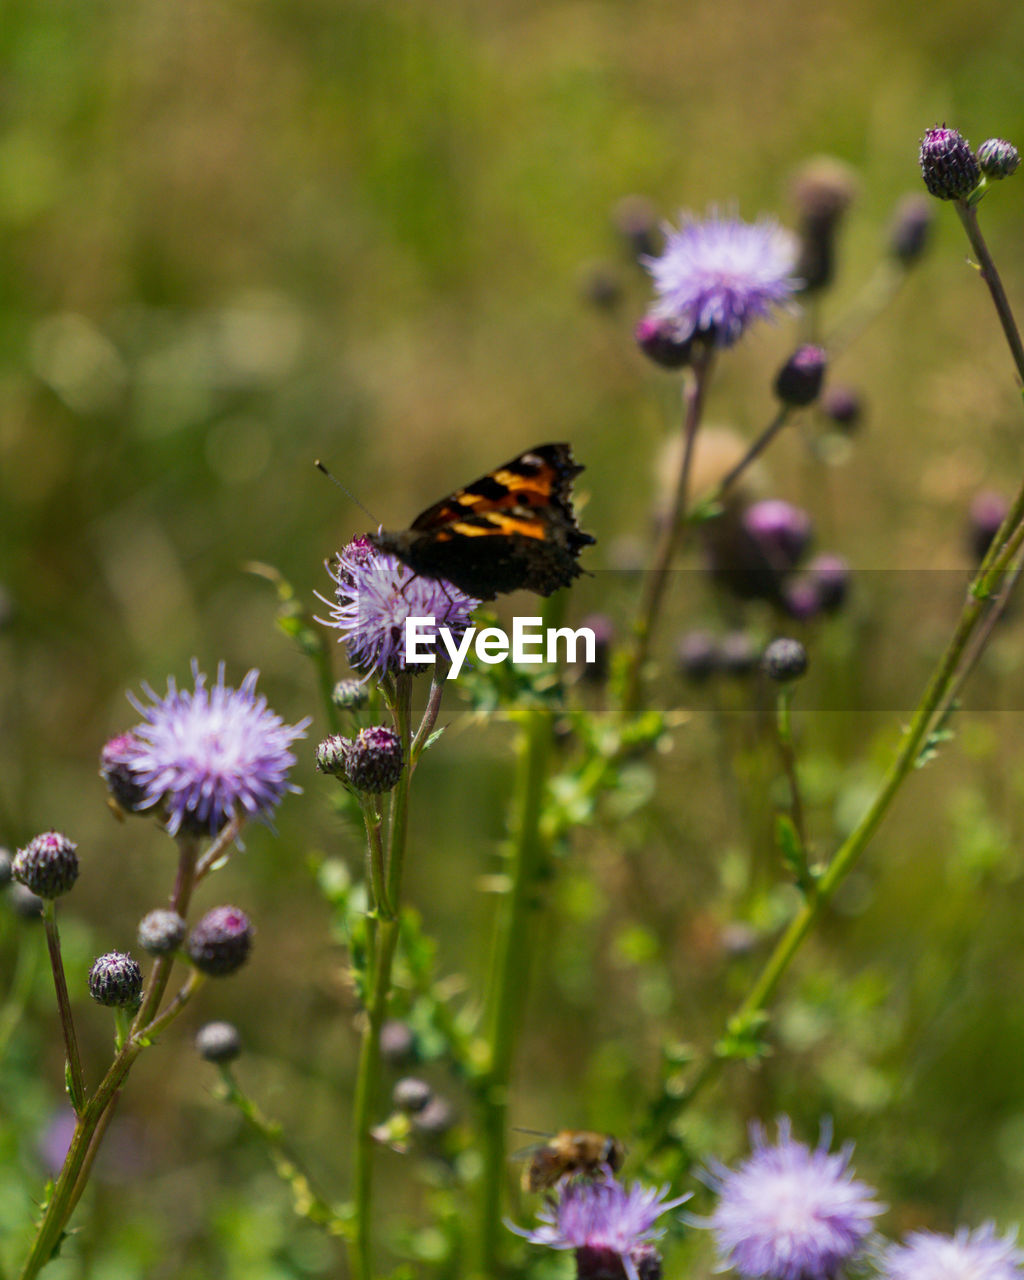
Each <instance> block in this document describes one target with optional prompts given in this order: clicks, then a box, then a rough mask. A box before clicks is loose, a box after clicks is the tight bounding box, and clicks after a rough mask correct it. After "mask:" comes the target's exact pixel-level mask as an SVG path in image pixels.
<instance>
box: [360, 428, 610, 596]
mask: <svg viewBox="0 0 1024 1280" xmlns="http://www.w3.org/2000/svg"><path fill="white" fill-rule="evenodd" d="M582 470H583V468H582V467H581V466H579V465H578V464H577V463H576V461H575V460H574V459H573V456H572V448H571V446H569V445H567V444H539V445H537V447H536V448H534V449H527V451H526V452H525V453H521V454H520V455H519V456H518V457H517V458H513V459H512V460H511V461H510V462H506V463H504V464H503V465H502V466H500V467H496V468H495V469H494V470H493V471H491V472H489V473H488V474H487V475H485V476H481V477H480V479H479V480H474V481H473V482H472V484H467V485H466V487H465V488H464V489H456V490H455V492H454V493H450V494H449V495H448V496H447V497H446V498H442V499H441V501H440V502H435V503H434V505H433V506H432V507H428V508H427V509H426V511H422V512H420V514H419V515H418V516H417V517H416V519H415V520H414V521H413V522H412V524H411V525H410V526H409V528H408V529H403V530H401V531H398V532H394V533H388V532H387V531H381V532H380V533H371V534H367V538H368V539H369V541H370V542H371V543H373V545H374V546H375V547H377V548H378V549H379V550H381V551H387V552H390V553H391V554H392V555H395V556H397V557H398V558H399V560H402V561H403V562H404V563H405V564H407V565H408V566H409V568H410V569H412V570H413V572H414V573H417V574H421V575H422V576H423V577H425V578H442V579H444V580H445V581H447V582H450V583H452V584H453V585H454V586H456V587H458V588H459V590H460V591H464V592H465V593H466V594H467V595H470V596H475V597H476V599H478V600H493V599H494V597H495V596H496V595H498V593H499V592H505V591H518V590H519V589H520V588H525V589H526V590H527V591H536V593H537V594H538V595H541V596H549V595H551V593H552V592H553V591H557V589H558V588H559V587H567V586H568V585H569V584H570V583H571V582H572V580H573V579H574V578H576V577H578V576H579V575H580V574H581V573H582V572H583V570H582V569H581V568H580V567H579V565H578V564H577V563H576V558H577V557H578V555H579V553H580V551H581V550H582V549H583V547H586V546H589V545H590V544H591V543H592V542H594V538H592V537H591V535H590V534H589V533H584V532H583V530H582V529H581V528H580V527H579V525H578V524H577V523H576V513H575V512H574V511H573V509H572V482H573V478H574V477H575V476H577V475H579V473H580V472H581V471H582Z"/></svg>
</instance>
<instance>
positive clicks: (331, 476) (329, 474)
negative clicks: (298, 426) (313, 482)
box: [313, 458, 380, 529]
mask: <svg viewBox="0 0 1024 1280" xmlns="http://www.w3.org/2000/svg"><path fill="white" fill-rule="evenodd" d="M313 466H314V467H316V469H317V471H322V472H323V473H324V475H325V476H326V477H327V479H328V480H330V482H331V483H332V484H336V485H337V486H338V488H339V489H340V490H341V491H342V493H343V494H344V495H345V496H346V497H347V498H349V499H351V501H352V502H354V503H355V504H356V506H357V507H358V508H359V510H360V511H365V512H366V514H367V515H368V516H369V517H370V519H371V520H372V521H373V523H374V525H375V526H376V527H377V528H378V529H379V528H380V521H379V520H378V519H377V517H376V516H375V515H374V514H373V512H372V511H371V510H370V508H369V507H367V506H364V504H363V503H361V502H360V501H359V499H358V498H357V497H356V495H355V494H354V493H353V492H352V490H351V489H349V488H346V486H345V485H343V484H342V483H341V481H340V480H339V479H338V477H337V476H336V475H335V474H334V473H333V472H332V471H328V470H327V468H326V467H325V466H324V464H323V463H322V462H321V461H320V459H319V458H315V459H314V460H313Z"/></svg>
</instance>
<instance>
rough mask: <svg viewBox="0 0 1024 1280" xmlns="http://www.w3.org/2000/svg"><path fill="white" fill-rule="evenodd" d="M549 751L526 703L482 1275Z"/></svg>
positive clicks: (490, 1051)
mask: <svg viewBox="0 0 1024 1280" xmlns="http://www.w3.org/2000/svg"><path fill="white" fill-rule="evenodd" d="M550 750H551V716H550V713H549V712H548V711H546V710H543V709H541V708H539V707H533V708H531V709H530V710H529V711H527V712H526V720H525V724H524V727H523V732H522V736H521V739H520V761H519V778H518V783H517V790H516V801H515V807H516V811H517V826H516V832H515V840H514V843H513V847H512V854H511V857H512V866H511V872H510V880H511V883H510V886H509V890H508V893H507V894H506V896H505V897H504V898H503V900H502V904H501V916H500V919H499V922H498V932H497V938H496V941H495V948H494V957H493V961H492V970H491V978H490V985H489V991H488V1005H487V1023H486V1038H487V1071H486V1073H485V1074H484V1078H483V1081H482V1091H481V1103H482V1109H483V1115H482V1130H483V1132H482V1141H483V1147H484V1151H483V1175H482V1182H481V1224H480V1257H481V1265H480V1275H481V1276H487V1277H492V1276H495V1275H497V1274H498V1241H499V1238H500V1228H501V1200H502V1191H503V1188H504V1182H505V1171H506V1170H505V1166H506V1154H505V1127H506V1124H505V1122H506V1117H507V1113H508V1089H509V1079H510V1077H511V1072H512V1050H513V1045H514V1042H515V1033H516V1030H517V1028H518V1023H519V1015H520V1011H521V1009H522V1003H523V996H524V994H525V986H526V984H525V981H524V971H525V958H526V954H527V945H526V941H527V928H528V924H529V917H530V913H531V911H532V909H533V908H534V906H535V901H536V899H535V893H536V887H537V876H538V872H539V870H540V866H541V861H542V857H543V852H544V844H543V839H542V837H541V830H540V826H541V814H542V810H543V801H544V791H545V784H546V781H547V768H548V757H549V754H550Z"/></svg>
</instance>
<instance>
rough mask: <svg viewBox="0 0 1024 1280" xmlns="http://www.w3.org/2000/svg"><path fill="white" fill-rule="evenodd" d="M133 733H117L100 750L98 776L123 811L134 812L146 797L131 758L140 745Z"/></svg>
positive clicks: (144, 789)
mask: <svg viewBox="0 0 1024 1280" xmlns="http://www.w3.org/2000/svg"><path fill="white" fill-rule="evenodd" d="M140 745H141V744H140V742H139V740H138V738H136V736H135V734H134V733H119V734H118V735H117V737H116V738H111V739H110V741H109V742H108V743H107V744H106V745H105V746H104V748H103V750H102V751H101V752H100V777H101V778H102V779H103V781H104V782H105V783H106V784H107V790H108V791H109V792H110V794H111V796H112V797H113V798H114V800H115V801H116V803H117V806H118V808H119V809H121V810H123V811H124V812H125V813H134V812H136V811H137V810H138V808H139V806H140V805H141V804H142V802H143V800H145V798H146V788H145V787H144V786H141V785H140V784H139V782H137V781H136V777H135V774H134V773H133V771H132V760H133V758H134V755H135V753H136V752H137V751H138V748H139V746H140Z"/></svg>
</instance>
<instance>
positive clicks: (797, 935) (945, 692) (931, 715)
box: [649, 486, 1024, 1145]
mask: <svg viewBox="0 0 1024 1280" xmlns="http://www.w3.org/2000/svg"><path fill="white" fill-rule="evenodd" d="M1018 500H1019V502H1020V503H1021V505H1022V506H1024V486H1022V489H1021V494H1020V496H1019V499H1018ZM1014 505H1015V506H1016V505H1017V504H1016V503H1015V504H1014ZM997 536H998V535H997ZM1017 543H1018V539H1017V538H1015V537H1014V538H1009V539H1007V538H1005V537H1004V538H1003V546H1002V549H1001V550H1000V551H999V552H998V554H996V555H995V557H994V558H993V559H992V561H991V563H990V564H989V565H988V566H987V567H986V566H984V565H983V566H982V568H981V569H980V570H979V571H978V574H977V576H976V577H975V580H974V583H973V584H972V586H971V590H970V591H969V592H968V595H967V600H966V602H965V604H964V607H963V610H962V612H961V614H960V618H959V621H958V622H957V625H956V629H955V630H954V632H953V635H952V638H951V639H950V641H949V644H948V645H947V647H946V650H945V652H944V653H943V655H942V657H941V658H940V660H939V662H938V664H937V666H936V667H935V670H934V671H933V673H932V676H931V678H930V680H929V681H928V684H927V686H926V688H925V691H924V693H923V695H922V697H921V699H920V701H919V703H918V705H917V707H916V709H915V711H914V714H913V718H912V719H911V722H910V724H909V726H908V727H907V728H906V730H905V731H904V735H903V741H902V743H901V745H900V748H899V750H898V752H897V754H896V756H895V757H894V759H893V761H892V763H891V764H890V766H889V769H888V771H887V772H886V774H885V777H884V778H883V780H882V783H881V785H880V787H879V789H878V791H877V792H876V794H875V797H874V799H873V800H872V802H871V804H870V805H869V806H868V808H867V810H866V811H865V813H864V815H863V816H862V817H861V819H860V821H859V822H858V823H857V825H856V826H855V827H854V829H853V831H851V832H850V834H849V836H848V837H847V838H846V840H845V841H844V842H843V843H842V845H841V846H840V847H839V849H838V850H837V852H836V854H835V855H834V857H833V858H832V861H831V862H830V863H829V865H828V868H827V870H826V871H825V872H824V873H823V875H822V876H821V878H820V879H819V880H818V881H817V884H816V892H815V893H814V894H813V895H812V896H810V897H808V898H806V899H805V901H804V903H803V905H802V906H801V907H800V909H799V911H798V912H797V914H796V915H795V916H794V917H793V919H792V921H791V922H790V924H789V926H788V927H787V929H786V930H785V932H784V933H783V934H782V936H781V937H780V938H779V940H778V942H777V943H776V944H775V947H774V949H773V951H772V953H771V955H770V956H769V958H768V960H767V962H766V964H765V965H764V968H763V969H762V970H761V973H760V976H759V977H758V979H757V981H756V982H755V983H754V985H753V987H752V988H751V990H750V991H749V992H748V994H747V996H746V998H745V999H744V1000H743V1002H742V1003H741V1004H740V1006H739V1007H738V1008H737V1010H736V1012H735V1014H734V1015H733V1017H732V1018H731V1019H730V1020H729V1022H730V1024H731V1025H736V1024H740V1025H742V1024H743V1023H745V1022H746V1023H749V1022H750V1021H751V1019H754V1018H756V1017H757V1016H758V1015H759V1014H762V1013H763V1012H764V1011H765V1010H766V1008H767V1006H768V1004H769V1002H770V1001H771V999H772V997H773V996H774V995H775V992H776V990H777V988H778V986H779V983H780V982H781V980H782V978H783V977H784V975H785V973H786V971H787V970H788V969H789V966H790V964H791V963H792V961H793V958H794V957H795V956H796V954H797V952H798V951H799V949H800V946H801V944H802V943H803V941H804V939H805V938H806V937H807V935H808V934H809V933H810V932H811V930H812V929H813V928H814V926H815V925H816V924H817V922H818V920H819V919H820V917H821V915H822V914H823V912H824V910H825V907H826V906H827V905H828V903H829V902H831V900H832V898H833V897H834V896H835V893H836V890H837V889H838V888H839V886H840V885H841V884H842V883H843V881H844V880H845V879H846V876H847V875H848V874H849V872H850V870H851V868H852V867H853V866H854V865H855V863H856V862H857V860H858V858H859V857H860V856H861V854H862V853H863V852H864V850H865V849H866V848H867V845H868V843H869V842H870V840H871V837H872V836H873V835H874V834H875V832H876V831H877V829H878V827H879V826H880V824H881V822H882V819H883V818H884V817H885V815H886V814H887V812H888V810H889V808H890V806H891V805H892V802H893V800H894V799H895V798H896V795H897V793H898V792H899V790H900V787H901V786H902V785H903V783H904V781H905V780H906V778H907V777H908V775H909V774H910V773H911V772H912V771H913V770H914V768H915V767H916V765H917V763H918V760H919V758H920V756H921V752H922V750H923V748H924V746H925V744H926V742H927V739H928V736H929V734H930V733H931V732H932V730H933V727H934V726H935V724H936V722H937V719H938V717H940V716H941V715H944V714H945V713H946V711H948V707H949V696H950V692H951V691H952V690H953V689H954V688H958V687H959V684H960V681H961V671H962V668H963V664H964V662H965V661H966V660H967V659H968V658H971V660H976V658H977V653H976V652H975V651H973V650H972V648H971V639H972V637H973V636H974V635H975V633H976V631H977V629H978V627H979V624H981V623H982V622H983V620H984V619H985V618H987V616H988V613H989V610H990V609H991V608H994V607H995V605H994V604H993V603H992V602H991V594H992V589H993V587H992V584H993V583H996V582H998V581H999V580H1000V579H1001V578H1002V576H1003V574H1005V573H1006V572H1007V570H1008V569H1011V568H1012V563H1011V562H1012V559H1013V556H1014V554H1015V552H1016V551H1017V550H1018V546H1017ZM985 584H987V585H985ZM1002 600H1003V601H1004V600H1005V597H1003V598H1002ZM1000 607H1002V604H1001V603H1000ZM724 1061H725V1059H723V1058H722V1057H715V1056H712V1057H709V1058H707V1059H706V1060H705V1061H704V1063H703V1065H702V1066H701V1067H700V1068H699V1069H698V1071H697V1072H696V1074H695V1075H694V1077H693V1078H692V1079H691V1081H690V1083H689V1086H688V1087H687V1089H686V1090H685V1092H684V1093H682V1094H681V1095H679V1096H677V1097H674V1098H671V1099H668V1098H662V1099H661V1100H660V1101H659V1103H658V1104H656V1106H655V1108H654V1111H653V1113H652V1117H651V1123H650V1127H649V1139H650V1141H651V1142H652V1143H653V1144H654V1145H657V1143H658V1142H659V1141H660V1139H661V1138H662V1137H663V1136H664V1134H665V1133H666V1132H667V1129H668V1126H669V1124H670V1123H671V1120H672V1117H673V1116H674V1115H676V1114H677V1113H678V1112H679V1111H681V1110H682V1108H683V1107H685V1106H686V1105H688V1104H689V1103H690V1102H691V1101H692V1100H693V1098H694V1097H695V1096H696V1095H697V1093H699V1092H700V1091H701V1090H702V1089H703V1088H704V1086H705V1085H706V1084H708V1083H709V1082H710V1081H711V1080H712V1079H714V1078H715V1077H716V1076H717V1075H718V1073H719V1071H720V1070H721V1068H722V1066H723V1064H724Z"/></svg>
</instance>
